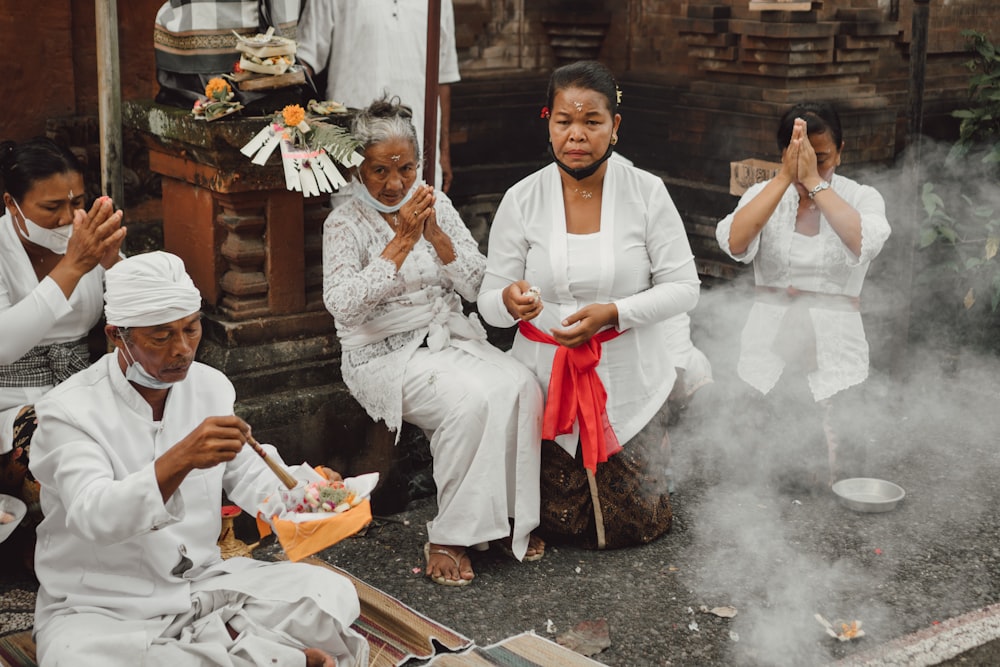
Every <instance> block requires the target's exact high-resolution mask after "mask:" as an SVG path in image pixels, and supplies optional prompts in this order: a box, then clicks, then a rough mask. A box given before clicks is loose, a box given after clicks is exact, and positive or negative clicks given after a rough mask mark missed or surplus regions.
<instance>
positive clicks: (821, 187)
mask: <svg viewBox="0 0 1000 667" xmlns="http://www.w3.org/2000/svg"><path fill="white" fill-rule="evenodd" d="M829 187H830V182H829V181H820V182H819V184H818V185H817V186H816V187H814V188H813V189H812V190H810V191H809V199H813V198H815V197H816V195H817V194H819V193H820V192H822V191H823V190H826V189H827V188H829Z"/></svg>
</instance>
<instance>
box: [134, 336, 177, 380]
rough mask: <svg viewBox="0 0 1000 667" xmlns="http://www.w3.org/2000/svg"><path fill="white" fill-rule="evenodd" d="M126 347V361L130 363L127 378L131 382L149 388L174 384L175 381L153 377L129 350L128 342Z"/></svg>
mask: <svg viewBox="0 0 1000 667" xmlns="http://www.w3.org/2000/svg"><path fill="white" fill-rule="evenodd" d="M124 349H125V362H126V364H128V365H127V366H126V367H125V379H126V380H128V381H129V382H134V383H135V384H137V385H140V386H142V387H146V388H147V389H169V388H170V387H172V386H173V384H174V383H173V382H164V381H163V380H160V379H158V378H155V377H153V376H152V375H150V374H149V372H148V371H147V370H146V369H145V367H143V365H142V364H140V363H139V362H138V361H136V360H135V357H133V356H132V353H131V352H129V351H128V343H125V345H124Z"/></svg>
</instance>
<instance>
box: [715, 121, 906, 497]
mask: <svg viewBox="0 0 1000 667" xmlns="http://www.w3.org/2000/svg"><path fill="white" fill-rule="evenodd" d="M777 142H778V148H779V149H780V150H781V170H780V171H779V172H778V174H777V175H776V176H775V177H774V178H772V179H771V180H769V181H766V182H764V183H758V184H756V185H754V186H752V187H751V188H750V189H748V190H747V191H746V192H745V193H744V194H743V196H742V197H741V198H740V201H739V204H738V205H737V206H736V210H734V211H733V212H732V213H730V214H729V215H727V216H726V217H725V218H723V219H722V220H721V221H720V222H719V224H718V226H717V227H716V238H717V239H718V241H719V246H720V247H721V248H722V249H723V250H724V251H725V252H726V253H727V254H729V256H730V257H732V258H733V259H735V260H737V261H740V262H743V263H745V264H749V263H753V269H754V282H755V284H756V293H755V298H754V303H753V307H752V309H751V310H750V315H749V317H748V318H747V323H746V326H745V327H744V328H743V334H742V336H741V338H740V360H739V365H738V367H737V371H738V373H739V376H740V378H742V379H743V380H744V381H745V382H746V383H747V384H749V385H750V386H752V387H753V388H754V389H756V390H757V391H759V392H760V394H761V395H767V394H769V393H770V392H771V391H772V389H775V386H776V385H778V380H779V379H784V380H785V381H784V382H783V384H784V385H786V386H785V388H784V390H785V391H786V392H787V391H788V390H789V389H791V391H792V396H791V399H792V400H789V397H787V396H780V397H778V398H775V399H774V400H772V401H770V406H771V409H772V410H773V411H774V412H775V413H776V414H775V415H774V418H773V419H772V420H770V421H774V422H778V423H783V422H786V421H789V418H790V417H792V416H794V415H796V414H799V413H803V412H805V413H808V412H813V411H814V410H815V408H814V407H812V404H813V403H814V402H815V404H818V408H819V411H820V412H821V415H820V417H819V418H818V419H815V421H816V422H821V423H822V428H823V432H824V438H825V440H826V445H827V447H826V449H827V460H828V463H829V471H828V472H829V483H830V484H833V482H835V481H836V478H837V476H838V474H839V471H838V468H839V466H840V465H842V463H841V464H838V462H837V447H838V440H839V438H838V435H837V431H838V430H844V429H846V428H848V427H850V425H851V423H852V422H855V421H856V418H855V416H852V415H851V414H848V411H846V408H845V406H844V404H843V398H844V397H843V392H844V391H845V390H847V389H849V388H850V387H854V386H856V385H859V384H861V383H862V382H864V380H865V379H866V378H867V377H868V341H867V339H866V338H865V330H864V327H863V325H862V322H861V312H860V295H861V288H862V286H863V285H864V281H865V274H866V273H867V272H868V266H869V264H870V263H871V261H872V260H873V259H875V257H876V256H877V255H878V254H879V252H880V251H881V250H882V246H883V245H884V244H885V241H886V239H887V238H889V232H890V229H889V221H888V220H887V219H886V216H885V201H884V200H883V199H882V195H880V194H879V193H878V191H877V190H875V189H874V188H872V187H871V186H868V185H862V184H860V183H857V182H855V181H852V180H851V179H849V178H846V177H844V176H841V175H839V174H836V173H835V172H836V169H837V167H839V166H840V158H841V152H842V151H843V150H844V135H843V130H842V129H841V124H840V116H839V115H838V114H837V112H836V110H834V109H833V107H831V106H830V105H829V104H825V103H808V104H798V105H796V106H794V107H792V108H791V109H789V110H788V111H787V112H785V114H784V115H783V116H782V117H781V119H780V121H779V122H778V130H777ZM803 381H806V382H807V383H808V387H801V383H802V382H803ZM789 382H791V383H799V384H798V385H793V386H791V387H789ZM803 394H805V397H804V396H803ZM810 394H811V398H812V399H813V400H812V401H809V400H808V399H809V397H810V396H809V395H810ZM803 398H804V399H805V400H802V399H803ZM838 404H840V406H839V409H838V410H835V408H837V407H838ZM842 411H843V412H844V414H842V415H837V414H835V412H842ZM753 412H754V413H755V414H760V413H761V412H762V411H759V410H757V411H753ZM837 423H839V425H840V426H839V427H838V426H836V425H835V424H837ZM785 437H786V438H787V437H788V436H787V433H786V435H785ZM852 444H857V443H856V442H855V443H852ZM803 458H804V460H805V461H807V462H810V461H811V460H813V459H814V458H815V457H813V456H809V455H805V456H804V457H803ZM813 475H814V477H816V478H818V477H819V473H818V472H815V473H813Z"/></svg>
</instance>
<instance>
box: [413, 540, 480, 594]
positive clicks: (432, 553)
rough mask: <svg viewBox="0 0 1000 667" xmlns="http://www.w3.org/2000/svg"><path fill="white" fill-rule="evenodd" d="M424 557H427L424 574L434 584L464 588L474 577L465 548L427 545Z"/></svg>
mask: <svg viewBox="0 0 1000 667" xmlns="http://www.w3.org/2000/svg"><path fill="white" fill-rule="evenodd" d="M424 555H425V556H426V557H427V569H426V570H425V573H426V574H427V576H428V577H430V578H431V580H433V581H434V582H435V583H438V584H444V585H446V586H464V585H465V584H467V583H468V582H470V581H472V579H473V578H474V577H475V576H476V574H475V572H473V571H472V561H471V560H469V555H468V554H467V553H466V550H465V547H461V546H454V545H442V544H433V543H428V544H427V545H426V546H425V547H424Z"/></svg>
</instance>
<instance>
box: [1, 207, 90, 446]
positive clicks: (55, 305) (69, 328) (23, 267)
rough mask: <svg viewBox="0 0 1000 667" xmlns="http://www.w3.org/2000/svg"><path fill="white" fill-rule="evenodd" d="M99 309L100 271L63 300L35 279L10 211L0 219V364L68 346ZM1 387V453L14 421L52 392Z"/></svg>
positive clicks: (49, 281)
mask: <svg viewBox="0 0 1000 667" xmlns="http://www.w3.org/2000/svg"><path fill="white" fill-rule="evenodd" d="M103 307H104V268H103V267H101V265H100V264H98V265H97V266H96V267H94V268H93V269H92V270H91V271H90V272H89V273H87V274H86V275H85V276H83V278H81V279H80V282H79V283H78V284H77V287H76V289H75V290H73V293H72V294H71V295H70V297H69V298H68V299H67V298H66V296H65V295H64V294H63V292H62V289H60V287H59V285H57V284H56V282H55V281H54V280H52V279H51V278H48V277H46V278H43V279H42V280H38V278H37V276H36V275H35V270H34V269H33V268H32V266H31V260H30V259H28V256H27V254H25V252H24V247H23V246H22V245H21V241H20V239H19V238H18V236H17V232H16V231H14V223H13V221H12V220H11V217H10V213H5V214H4V215H3V216H0V332H3V334H2V335H0V364H10V363H13V362H15V361H17V360H18V359H20V358H21V357H23V356H24V355H25V353H27V352H28V351H29V350H31V348H33V347H35V346H36V345H49V344H51V343H72V342H74V341H78V340H80V339H81V338H84V337H85V336H86V335H87V333H88V332H89V331H90V330H91V329H92V328H93V327H94V325H95V324H97V322H98V320H99V319H100V317H101V313H102V312H103ZM51 388H52V386H51V385H44V386H38V387H0V453H3V452H7V451H10V448H11V442H10V438H11V431H12V428H13V423H14V418H15V417H16V416H17V412H18V411H19V409H20V408H21V406H23V405H28V404H32V403H34V402H35V401H37V400H38V399H39V398H41V397H42V395H43V394H45V392H46V391H48V390H49V389H51Z"/></svg>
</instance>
